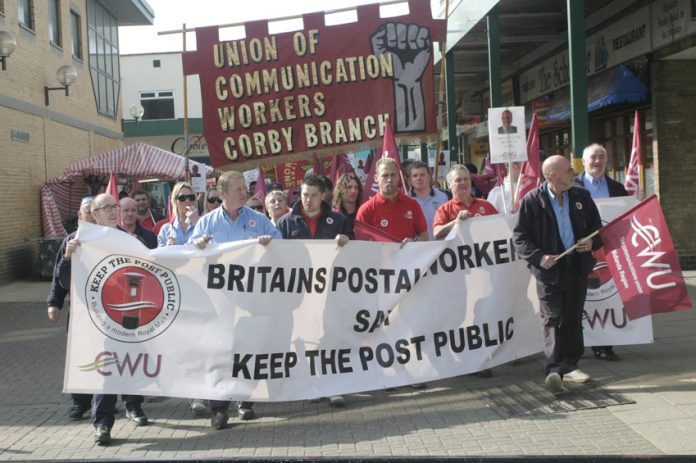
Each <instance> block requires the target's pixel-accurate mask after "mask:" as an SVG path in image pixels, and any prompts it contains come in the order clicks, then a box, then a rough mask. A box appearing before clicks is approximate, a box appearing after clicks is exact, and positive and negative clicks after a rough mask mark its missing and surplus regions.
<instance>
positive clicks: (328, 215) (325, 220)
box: [276, 201, 350, 240]
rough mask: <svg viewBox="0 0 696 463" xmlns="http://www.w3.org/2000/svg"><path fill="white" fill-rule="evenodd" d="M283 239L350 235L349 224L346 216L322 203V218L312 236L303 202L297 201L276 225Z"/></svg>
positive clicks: (328, 237)
mask: <svg viewBox="0 0 696 463" xmlns="http://www.w3.org/2000/svg"><path fill="white" fill-rule="evenodd" d="M276 227H277V228H278V230H279V231H280V233H281V235H283V239H286V240H309V239H328V240H332V239H334V238H336V235H338V234H341V235H346V236H348V237H350V231H349V229H348V228H349V224H348V221H347V220H346V218H345V217H344V216H343V215H341V214H339V213H338V212H333V211H332V210H331V208H330V207H329V206H328V205H327V204H326V203H323V202H322V203H321V218H320V219H319V223H318V224H317V232H316V235H315V236H312V235H311V234H310V232H309V225H307V222H306V221H305V219H304V217H303V216H302V202H301V201H297V202H296V203H295V205H294V206H293V207H292V211H291V212H289V213H288V214H285V215H284V216H283V217H281V218H280V220H279V221H278V224H277V225H276Z"/></svg>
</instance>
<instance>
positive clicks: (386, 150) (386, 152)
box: [363, 121, 404, 200]
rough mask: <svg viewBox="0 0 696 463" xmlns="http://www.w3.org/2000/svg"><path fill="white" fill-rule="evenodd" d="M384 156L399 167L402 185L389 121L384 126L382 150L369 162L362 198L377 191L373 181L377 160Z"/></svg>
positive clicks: (399, 163) (397, 149)
mask: <svg viewBox="0 0 696 463" xmlns="http://www.w3.org/2000/svg"><path fill="white" fill-rule="evenodd" d="M385 157H389V158H392V159H393V160H395V161H396V167H397V168H398V169H399V176H400V177H401V185H403V184H404V179H403V174H402V171H401V159H400V158H399V146H398V145H397V144H396V138H394V131H393V130H392V126H391V121H387V124H386V125H385V127H384V140H383V141H382V150H381V152H378V153H375V159H374V160H373V161H372V162H371V163H370V170H369V172H368V173H367V180H365V185H363V200H367V199H369V198H371V197H373V196H374V195H375V194H376V193H377V191H379V190H378V187H377V182H375V173H376V172H377V161H378V160H379V159H382V158H385Z"/></svg>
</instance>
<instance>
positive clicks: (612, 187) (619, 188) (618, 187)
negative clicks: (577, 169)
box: [575, 171, 628, 198]
mask: <svg viewBox="0 0 696 463" xmlns="http://www.w3.org/2000/svg"><path fill="white" fill-rule="evenodd" d="M584 176H585V172H584V171H583V172H581V173H579V174H578V175H576V176H575V186H579V187H580V188H583V189H584V188H585V184H584V183H582V179H583V178H584ZM604 178H605V179H606V180H607V187H608V188H607V189H608V190H609V197H611V198H614V197H616V196H628V192H627V191H626V187H625V186H623V185H622V184H621V183H620V182H617V181H616V180H614V179H613V178H611V177H609V176H608V175H607V174H604Z"/></svg>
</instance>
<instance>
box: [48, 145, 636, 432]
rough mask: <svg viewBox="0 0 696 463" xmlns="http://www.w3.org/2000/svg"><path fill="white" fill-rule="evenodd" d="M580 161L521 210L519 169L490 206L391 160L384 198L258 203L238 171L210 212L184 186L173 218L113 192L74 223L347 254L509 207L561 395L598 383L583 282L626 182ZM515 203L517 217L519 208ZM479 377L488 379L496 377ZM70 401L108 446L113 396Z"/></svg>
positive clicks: (92, 202)
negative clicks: (360, 242) (603, 204)
mask: <svg viewBox="0 0 696 463" xmlns="http://www.w3.org/2000/svg"><path fill="white" fill-rule="evenodd" d="M582 161H583V166H584V171H583V172H581V173H579V174H576V173H575V172H574V170H573V168H572V167H571V164H570V162H569V161H568V159H566V158H565V157H563V156H558V155H555V156H550V157H548V158H546V159H545V160H544V161H543V164H542V169H541V170H542V174H543V182H542V183H541V184H540V186H538V187H537V188H536V189H535V190H533V191H531V192H530V193H528V194H527V195H525V197H524V198H522V200H521V201H517V202H516V201H515V198H514V185H515V184H516V182H517V180H518V177H519V174H520V165H519V164H518V163H513V164H512V165H511V168H510V169H509V172H508V177H507V178H506V179H505V181H504V182H503V183H502V184H501V185H499V186H497V187H495V188H494V189H492V190H491V191H490V192H489V193H488V195H487V198H488V199H484V198H483V197H482V196H483V195H482V194H481V192H480V190H478V189H477V188H476V187H475V185H473V183H472V172H471V171H472V170H473V166H471V165H469V166H468V167H467V166H466V165H462V164H455V165H453V166H452V167H451V168H450V169H449V171H448V172H447V176H446V183H447V189H440V188H437V187H436V186H434V184H433V175H432V172H431V170H430V168H429V167H428V165H427V164H425V163H423V162H421V161H412V162H409V163H404V166H403V167H401V168H400V166H399V165H398V163H397V162H396V161H395V160H394V159H391V158H382V159H380V160H378V161H377V165H376V169H375V178H374V181H375V182H376V185H377V187H378V189H377V191H376V193H375V194H374V196H372V197H371V198H364V197H363V186H362V185H361V182H360V179H359V176H358V175H356V174H354V173H344V174H342V175H341V176H340V177H339V178H338V179H337V181H336V185H335V187H334V186H333V185H332V182H331V180H330V179H329V178H327V177H325V176H317V175H314V174H313V173H311V172H310V173H309V174H308V175H306V176H305V178H304V180H303V181H302V184H301V187H300V189H299V196H298V195H297V194H296V193H297V192H288V191H283V189H282V186H281V185H280V184H278V183H270V184H268V185H267V188H266V189H267V190H268V193H267V194H266V196H265V198H258V197H255V196H254V195H253V191H252V190H250V189H249V187H248V186H247V184H246V182H245V178H244V176H243V174H242V173H240V172H236V171H227V172H225V173H223V174H222V175H221V176H220V177H219V178H218V179H217V181H216V186H214V187H212V188H210V189H208V191H207V192H205V193H204V194H203V195H202V196H203V198H202V199H203V201H202V204H201V203H200V202H199V199H200V198H199V196H198V195H197V194H196V192H195V191H194V189H193V187H192V185H191V184H190V183H188V182H179V183H177V184H176V185H175V186H174V187H173V189H172V193H171V197H170V203H171V204H170V209H169V211H170V212H169V216H168V217H164V216H163V215H162V214H161V213H159V212H158V211H156V210H155V209H154V208H153V207H152V204H151V198H150V196H149V193H148V192H147V191H145V190H142V189H138V190H136V191H133V192H132V193H131V194H130V195H127V194H122V197H121V198H120V200H117V199H116V198H114V197H113V196H111V195H109V194H106V193H102V194H98V195H96V196H94V197H85V198H84V199H83V200H82V203H81V206H80V209H79V211H78V218H79V219H80V220H82V221H85V222H90V223H94V224H97V225H99V226H104V227H114V228H118V229H119V230H121V231H123V232H124V233H129V234H131V235H133V236H135V237H136V238H137V239H139V240H140V241H141V242H142V243H143V244H144V245H145V246H147V247H148V248H151V249H153V248H156V247H158V246H160V247H161V246H195V247H197V248H199V249H204V248H205V247H206V246H209V245H211V244H215V243H226V242H231V241H238V240H248V239H255V240H257V241H258V243H260V244H261V245H264V246H266V245H268V243H270V242H271V240H279V239H330V240H335V242H336V243H337V245H338V246H344V245H345V244H346V243H348V242H349V241H351V240H355V239H356V236H357V239H360V238H361V233H360V230H359V229H360V227H361V226H363V225H364V226H366V227H369V228H370V229H372V230H377V231H379V232H380V233H381V234H382V235H383V236H387V237H390V238H391V239H392V240H394V241H399V242H400V243H401V247H402V248H403V247H404V246H414V245H413V244H410V243H412V242H416V241H428V240H440V239H444V238H445V237H447V235H448V234H449V233H450V231H451V230H452V229H453V228H454V227H455V226H456V225H457V223H459V222H461V221H465V220H475V219H476V217H478V216H484V215H491V214H498V213H502V212H503V209H505V210H507V211H510V212H512V213H514V214H516V215H517V218H516V226H515V228H514V231H513V242H514V245H515V248H516V252H517V254H518V255H519V256H520V257H521V258H522V259H524V260H526V262H527V266H528V268H529V269H530V272H531V273H532V275H534V277H535V278H536V283H537V293H538V297H539V306H540V315H541V323H542V327H543V337H544V340H543V344H544V360H545V384H546V386H547V387H548V388H549V389H550V390H551V391H553V392H554V393H558V392H562V391H563V382H564V381H573V382H585V381H588V380H589V379H590V378H589V376H588V375H587V374H586V373H584V372H583V371H581V370H580V369H578V362H579V361H580V358H581V357H582V355H583V353H584V350H585V346H584V342H583V334H582V313H583V305H584V301H585V294H586V291H587V275H588V274H589V273H590V272H591V271H592V269H593V266H594V258H593V255H592V252H591V251H593V250H596V249H598V248H599V247H600V246H601V242H600V240H599V238H597V237H594V238H587V237H588V236H589V235H591V234H592V233H593V232H594V231H596V230H598V229H599V228H600V227H601V220H600V217H599V213H598V210H597V207H596V205H595V204H594V201H593V200H594V199H597V198H605V197H610V196H626V194H627V193H626V190H625V188H624V187H623V185H621V184H620V183H618V182H616V181H614V180H613V179H611V178H610V177H609V176H608V175H607V174H606V169H607V153H606V150H605V149H604V148H603V147H602V146H600V145H597V144H593V145H590V146H588V147H587V148H586V149H585V150H584V152H583V158H582ZM257 191H258V190H257ZM293 193H295V194H293ZM516 203H517V204H518V205H519V207H518V210H513V209H514V204H516ZM75 235H76V233H72V234H70V235H68V236H67V237H66V238H65V240H64V241H63V243H62V245H61V247H60V249H59V251H58V255H57V258H56V263H55V267H54V272H53V281H52V285H51V292H50V294H49V296H48V301H47V302H48V317H49V319H50V320H52V321H53V322H57V321H58V316H59V313H60V312H59V311H60V309H61V308H62V307H63V303H64V300H65V298H66V296H67V294H68V292H69V289H70V276H71V259H72V257H73V255H74V253H75V251H76V250H77V249H78V248H79V246H80V241H79V239H77V238H76V236H75ZM567 251H570V252H567ZM75 335H77V336H79V333H73V336H75ZM593 351H594V354H595V356H596V357H597V358H598V359H603V360H612V361H614V360H618V357H617V355H616V353H615V352H614V351H613V349H612V347H610V346H604V347H594V348H593ZM479 375H481V376H484V377H485V376H491V375H492V372H490V371H484V372H479ZM413 387H424V385H422V384H416V385H413ZM121 400H122V401H123V404H124V408H125V416H126V417H127V418H128V419H129V420H131V421H132V422H133V423H134V424H135V425H137V426H144V425H147V424H148V418H147V416H146V414H145V412H144V410H143V397H142V396H138V395H122V396H121ZM315 400H316V401H321V400H328V403H329V404H331V405H332V406H339V407H340V406H345V404H346V400H345V398H344V397H342V396H333V397H328V398H317V399H315ZM72 401H73V405H72V408H71V409H70V411H69V413H68V418H69V419H71V420H80V419H82V418H83V417H84V415H85V413H87V412H88V411H90V410H91V423H92V424H93V426H94V428H95V437H94V439H95V442H97V443H98V444H100V445H106V444H108V443H109V442H110V441H111V429H112V427H113V424H114V421H115V406H116V401H117V396H116V395H111V394H95V395H94V396H92V395H88V394H72ZM230 405H231V404H230V402H227V401H215V400H211V401H208V402H207V403H206V402H205V401H203V400H199V399H196V398H191V399H190V406H191V410H192V412H193V413H194V414H196V415H204V414H210V422H211V426H212V427H214V428H216V429H224V428H226V427H227V425H228V421H229V410H230ZM232 406H233V409H234V410H235V411H236V414H237V417H238V419H240V420H252V419H255V418H256V413H255V411H254V408H253V403H250V402H238V403H235V404H232Z"/></svg>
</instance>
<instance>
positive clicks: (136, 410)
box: [126, 404, 148, 426]
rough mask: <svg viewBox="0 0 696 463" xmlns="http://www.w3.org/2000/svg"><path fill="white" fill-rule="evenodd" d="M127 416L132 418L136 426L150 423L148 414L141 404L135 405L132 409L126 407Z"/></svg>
mask: <svg viewBox="0 0 696 463" xmlns="http://www.w3.org/2000/svg"><path fill="white" fill-rule="evenodd" d="M126 418H128V419H129V420H131V421H132V422H133V423H135V424H136V426H145V425H146V424H148V421H147V416H145V412H144V411H143V409H142V408H141V407H140V404H137V405H133V406H132V407H131V409H130V410H128V409H126Z"/></svg>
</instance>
